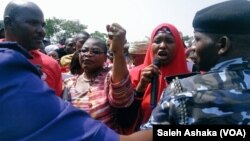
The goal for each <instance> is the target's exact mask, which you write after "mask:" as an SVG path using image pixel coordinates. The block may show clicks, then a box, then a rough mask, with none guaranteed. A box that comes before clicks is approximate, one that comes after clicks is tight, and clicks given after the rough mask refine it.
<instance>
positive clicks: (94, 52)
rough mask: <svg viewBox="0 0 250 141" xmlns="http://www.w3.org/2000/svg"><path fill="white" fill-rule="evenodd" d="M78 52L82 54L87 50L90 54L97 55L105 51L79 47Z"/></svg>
mask: <svg viewBox="0 0 250 141" xmlns="http://www.w3.org/2000/svg"><path fill="white" fill-rule="evenodd" d="M79 52H80V53H82V54H83V55H86V54H87V53H88V52H89V53H90V54H94V55H99V54H103V53H105V52H103V51H100V50H98V49H80V50H79Z"/></svg>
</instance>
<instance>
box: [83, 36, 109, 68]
mask: <svg viewBox="0 0 250 141" xmlns="http://www.w3.org/2000/svg"><path fill="white" fill-rule="evenodd" d="M79 51H80V53H79V59H80V60H79V61H80V64H81V67H82V68H83V69H84V71H86V72H93V73H94V71H95V70H100V69H101V68H102V67H103V65H104V62H105V61H106V59H107V55H106V53H105V51H104V49H103V48H102V47H100V43H99V41H98V40H95V39H92V38H89V39H88V40H87V41H86V42H85V43H84V44H83V46H82V48H81V49H80V50H79Z"/></svg>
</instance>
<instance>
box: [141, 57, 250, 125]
mask: <svg viewBox="0 0 250 141" xmlns="http://www.w3.org/2000/svg"><path fill="white" fill-rule="evenodd" d="M153 124H156V125H169V124H172V125H195V124H204V125H208V124H220V125H225V124H230V125H232V124H236V125H241V124H250V60H244V59H242V58H237V59H233V60H228V61H225V62H222V63H220V64H217V65H216V66H215V67H214V68H212V69H211V71H209V72H207V73H205V74H199V75H194V76H191V77H188V78H184V79H178V77H177V78H175V79H174V80H173V81H172V83H170V85H169V87H167V88H166V89H165V90H164V91H163V94H162V97H161V100H160V102H159V103H158V105H157V107H156V108H155V109H154V111H153V112H152V115H151V117H150V119H149V121H148V122H147V123H146V124H145V125H143V126H141V129H148V128H152V125H153Z"/></svg>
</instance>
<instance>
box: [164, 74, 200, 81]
mask: <svg viewBox="0 0 250 141" xmlns="http://www.w3.org/2000/svg"><path fill="white" fill-rule="evenodd" d="M198 74H200V73H199V72H192V73H184V74H177V75H172V76H166V77H165V81H166V82H167V83H168V84H169V83H171V82H172V81H173V80H174V79H184V78H187V79H190V78H191V77H192V76H197V75H198Z"/></svg>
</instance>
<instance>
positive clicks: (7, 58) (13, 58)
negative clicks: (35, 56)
mask: <svg viewBox="0 0 250 141" xmlns="http://www.w3.org/2000/svg"><path fill="white" fill-rule="evenodd" d="M0 56H1V59H0V68H4V69H0V71H1V73H0V74H1V75H4V74H6V73H10V72H12V71H13V67H16V68H17V69H18V70H19V71H21V70H27V71H30V72H33V73H35V74H36V75H39V72H38V70H37V69H36V68H35V67H34V65H32V64H31V63H30V62H29V61H28V58H31V55H30V54H29V53H28V52H27V51H26V50H24V49H23V48H22V47H21V46H19V45H18V44H16V43H12V42H5V43H0ZM8 70H9V71H8ZM17 72H18V71H17Z"/></svg>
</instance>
